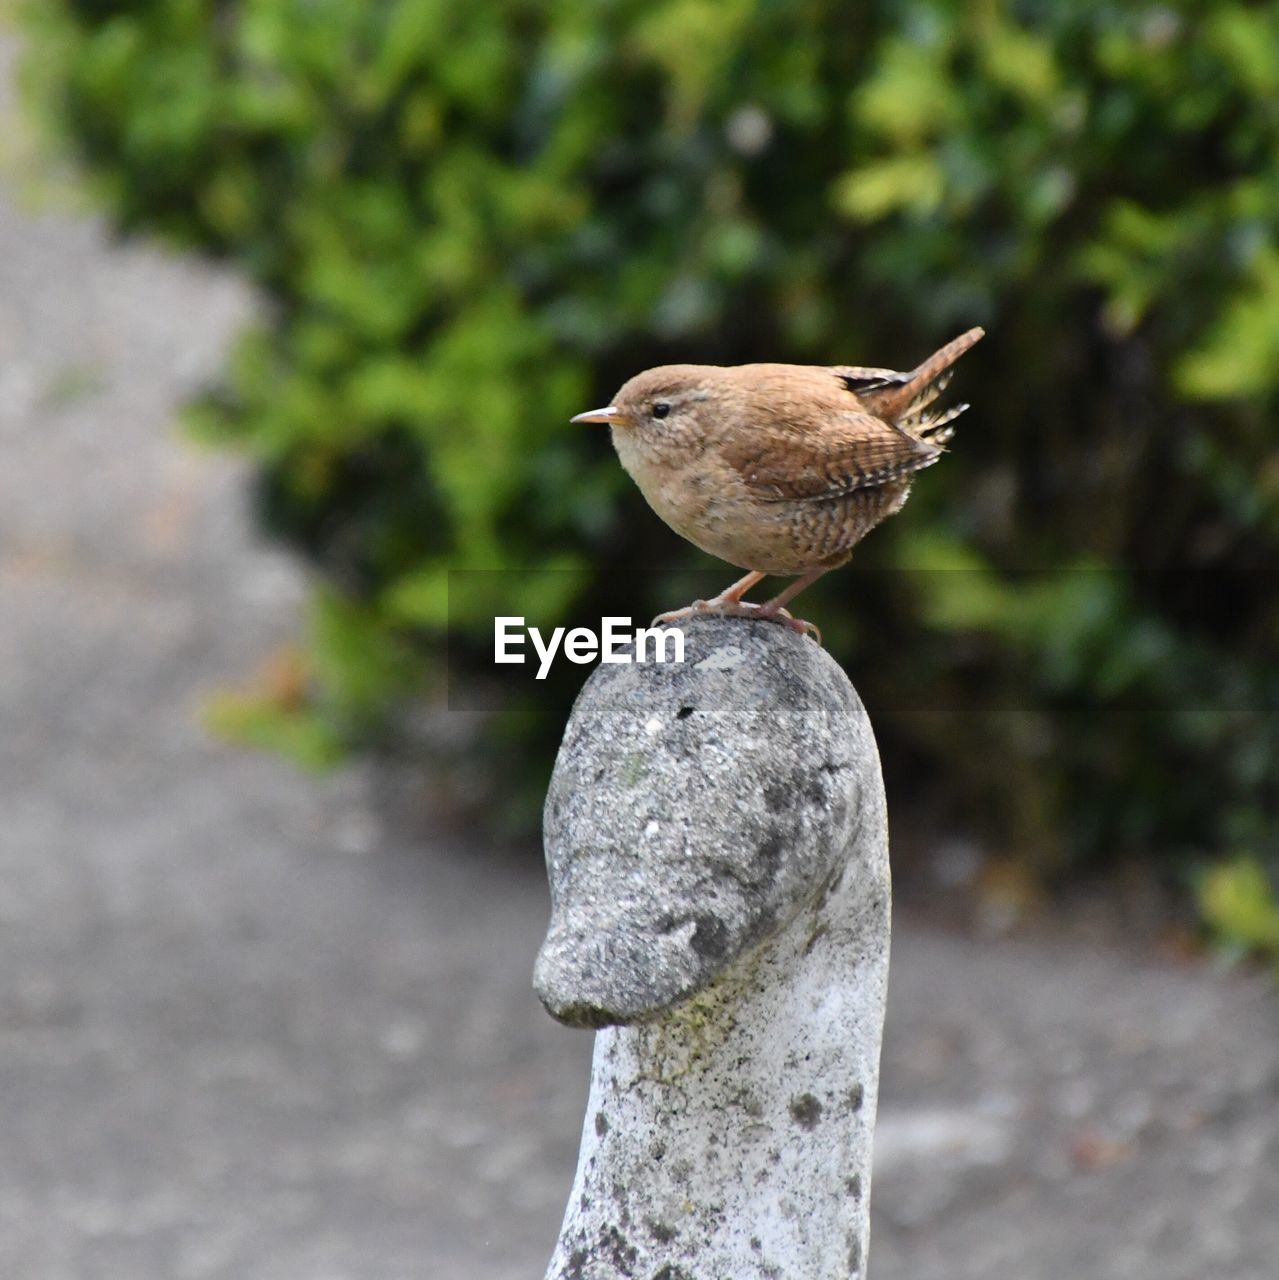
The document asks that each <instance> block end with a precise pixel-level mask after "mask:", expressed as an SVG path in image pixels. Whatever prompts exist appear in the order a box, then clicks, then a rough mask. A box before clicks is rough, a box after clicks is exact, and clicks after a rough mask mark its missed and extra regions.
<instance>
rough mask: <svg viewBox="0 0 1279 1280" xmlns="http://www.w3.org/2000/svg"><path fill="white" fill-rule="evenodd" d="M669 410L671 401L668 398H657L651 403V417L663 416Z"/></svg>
mask: <svg viewBox="0 0 1279 1280" xmlns="http://www.w3.org/2000/svg"><path fill="white" fill-rule="evenodd" d="M670 411H671V402H670V401H669V400H658V401H656V402H655V403H654V405H653V417H655V418H664V417H666V415H667V414H668V413H670Z"/></svg>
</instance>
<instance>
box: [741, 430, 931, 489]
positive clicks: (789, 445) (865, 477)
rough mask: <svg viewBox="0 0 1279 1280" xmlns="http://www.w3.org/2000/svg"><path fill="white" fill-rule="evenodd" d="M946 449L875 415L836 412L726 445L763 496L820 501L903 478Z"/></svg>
mask: <svg viewBox="0 0 1279 1280" xmlns="http://www.w3.org/2000/svg"><path fill="white" fill-rule="evenodd" d="M941 454H942V450H941V448H940V447H939V446H938V445H936V444H932V443H930V442H929V441H927V440H923V439H920V438H919V437H917V436H913V435H911V434H909V433H908V432H906V431H903V430H901V429H900V428H899V427H894V426H892V425H891V424H890V423H887V422H885V421H884V420H883V419H882V418H876V417H875V416H874V415H873V414H869V413H858V412H847V411H845V412H837V413H833V414H830V415H829V416H826V415H823V416H822V417H821V418H820V419H817V420H814V419H813V418H810V417H809V416H808V415H806V414H805V415H798V416H796V417H795V418H791V419H789V420H788V419H785V418H782V419H780V420H776V419H775V420H774V421H773V423H772V424H770V429H769V430H768V431H767V432H765V433H761V434H756V435H753V436H752V437H751V438H750V439H747V440H742V441H737V442H734V443H733V444H731V445H730V446H729V447H728V448H726V449H725V450H724V456H725V459H726V461H727V462H728V463H729V465H730V466H732V467H733V468H734V469H735V470H736V471H737V472H738V474H739V475H740V476H741V477H742V479H743V480H744V481H745V482H746V484H747V485H748V486H749V487H750V488H751V489H752V490H754V491H755V493H756V495H757V496H758V497H759V498H761V499H763V500H765V501H776V502H795V501H820V500H822V499H826V498H837V497H840V496H841V495H843V494H848V493H852V492H853V491H854V490H857V489H870V488H874V487H875V486H877V485H881V484H886V483H888V482H889V481H892V480H900V479H903V478H904V477H906V476H909V475H913V474H914V473H915V472H916V471H922V470H923V469H924V468H925V467H927V466H931V465H932V464H933V463H934V462H936V461H937V459H938V458H939V457H941Z"/></svg>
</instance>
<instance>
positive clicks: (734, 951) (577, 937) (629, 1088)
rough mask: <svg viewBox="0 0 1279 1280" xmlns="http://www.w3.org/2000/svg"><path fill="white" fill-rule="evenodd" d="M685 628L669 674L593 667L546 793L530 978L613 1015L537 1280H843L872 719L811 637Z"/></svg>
mask: <svg viewBox="0 0 1279 1280" xmlns="http://www.w3.org/2000/svg"><path fill="white" fill-rule="evenodd" d="M686 634H687V644H686V648H685V655H684V656H685V661H684V663H683V664H682V665H670V664H657V663H648V664H643V665H631V666H620V667H600V668H599V669H597V670H596V672H595V673H594V675H592V677H591V678H590V679H589V680H588V681H587V684H586V687H585V688H584V689H583V691H582V693H581V695H580V696H579V697H578V700H577V703H576V705H575V707H574V709H573V714H572V716H571V717H570V720H569V724H568V728H567V730H566V733H565V737H564V741H563V744H562V745H561V748H560V752H559V757H558V760H557V762H556V767H555V773H554V776H553V778H552V782H551V788H550V793H549V796H548V798H547V805H546V856H547V863H548V867H549V870H550V879H551V897H552V903H553V909H552V915H551V924H550V929H549V932H548V936H547V940H546V943H545V944H544V946H543V949H542V952H541V955H540V956H539V959H538V967H537V986H538V990H539V994H541V996H542V998H543V1000H544V1001H545V1002H546V1003H547V1005H548V1007H549V1008H550V1009H551V1011H552V1012H553V1013H555V1014H556V1016H558V1017H560V1018H562V1019H564V1020H566V1021H572V1022H579V1023H585V1024H587V1025H602V1024H622V1025H608V1026H607V1029H605V1030H603V1031H601V1032H600V1033H599V1035H598V1036H597V1037H596V1043H595V1059H594V1068H593V1073H592V1081H591V1096H590V1100H589V1102H588V1104H587V1114H586V1122H585V1124H584V1126H583V1133H582V1148H581V1152H580V1154H579V1157H578V1169H577V1177H576V1180H575V1181H574V1184H573V1189H572V1191H571V1192H570V1194H569V1201H568V1208H567V1211H566V1213H565V1218H564V1225H563V1228H562V1230H561V1234H560V1238H559V1241H558V1243H557V1246H556V1250H555V1254H554V1256H553V1258H552V1261H551V1265H550V1269H549V1271H548V1273H547V1275H548V1280H625V1278H626V1277H633V1276H659V1275H660V1276H664V1277H667V1278H668V1280H675V1278H676V1277H688V1278H690V1280H691V1278H693V1277H712V1276H731V1277H733V1280H772V1278H773V1277H778V1276H783V1275H784V1276H786V1277H789V1278H790V1280H828V1277H831V1276H836V1275H838V1276H847V1277H859V1276H862V1275H863V1274H864V1273H865V1265H866V1257H867V1246H868V1230H869V1215H870V1211H869V1200H870V1181H871V1146H872V1139H873V1133H874V1125H875V1107H876V1099H877V1096H878V1080H879V1051H880V1039H881V1034H882V1028H883V1020H884V998H885V988H886V984H887V977H888V943H889V937H888V932H889V901H890V888H889V871H888V828H887V820H886V815H885V805H884V790H883V781H882V778H881V776H880V768H879V754H878V751H877V750H876V747H875V741H874V735H873V734H872V732H871V728H870V722H869V720H868V718H867V716H866V712H865V709H864V708H863V707H862V705H861V702H860V700H859V699H858V698H857V695H856V693H854V691H853V688H852V686H851V684H850V683H849V681H848V677H847V676H846V675H845V674H844V673H843V672H842V671H841V670H840V668H839V667H838V665H837V664H836V663H835V662H834V660H833V659H832V658H831V657H830V655H829V654H827V653H826V652H825V651H824V650H822V649H820V648H819V647H818V646H817V645H816V644H815V643H813V642H812V641H811V640H809V639H806V638H804V637H801V636H799V635H796V634H795V633H794V632H793V631H789V630H787V629H785V628H783V627H779V626H777V625H776V624H772V623H765V622H747V621H743V620H741V619H698V620H696V621H694V622H691V623H690V624H688V626H687V627H686ZM626 1024H635V1025H626Z"/></svg>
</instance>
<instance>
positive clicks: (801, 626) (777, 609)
mask: <svg viewBox="0 0 1279 1280" xmlns="http://www.w3.org/2000/svg"><path fill="white" fill-rule="evenodd" d="M825 572H826V570H825V569H810V570H809V571H808V572H807V573H805V574H801V575H800V576H799V577H798V578H796V579H795V581H794V582H792V583H791V584H790V586H788V587H785V588H783V589H782V590H781V591H779V592H778V593H777V594H776V595H775V596H774V597H773V598H772V599H771V600H765V601H764V603H763V604H760V605H756V606H755V614H754V616H755V617H757V618H770V619H773V620H775V621H777V622H784V623H785V624H786V625H787V626H788V627H790V628H792V629H793V630H795V631H798V632H800V633H801V634H802V633H804V632H806V631H811V632H812V633H813V637H814V638H815V639H816V641H817V643H818V644H821V642H822V633H821V632H820V631H819V630H818V628H817V626H816V625H815V624H814V623H812V622H808V621H806V620H805V619H803V618H795V617H792V616H791V614H790V613H788V612H787V610H786V609H785V608H784V606H785V605H787V604H788V603H789V602H790V601H792V600H794V598H795V597H796V596H797V595H799V593H800V592H801V591H803V590H804V588H805V587H811V586H812V585H813V583H814V582H816V581H817V579H818V578H820V577H821V576H822V574H824V573H825Z"/></svg>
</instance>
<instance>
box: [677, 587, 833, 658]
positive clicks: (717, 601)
mask: <svg viewBox="0 0 1279 1280" xmlns="http://www.w3.org/2000/svg"><path fill="white" fill-rule="evenodd" d="M825 572H826V570H825V569H813V570H811V571H810V572H809V573H806V574H804V575H803V576H802V577H799V578H796V579H795V581H794V582H792V583H791V584H790V586H788V587H787V588H786V589H785V590H784V591H781V592H779V593H778V594H777V595H775V596H774V597H773V598H772V599H771V600H768V601H766V602H765V603H763V604H752V603H751V602H750V601H749V600H743V599H742V597H743V596H744V595H745V594H746V593H747V592H748V591H749V590H750V589H751V588H752V587H753V586H755V584H756V583H758V582H759V581H760V580H761V579H762V578H763V577H764V576H765V575H764V574H762V573H758V572H756V571H755V570H752V571H751V572H750V573H748V574H747V575H746V576H745V577H744V578H742V579H740V580H739V581H737V582H734V583H733V585H732V586H731V587H729V588H728V589H727V590H726V591H721V592H720V593H719V595H717V596H716V597H715V598H714V599H713V600H697V601H695V602H694V603H693V604H690V605H688V606H687V607H686V608H683V609H672V610H671V612H670V613H660V614H658V615H657V617H656V618H654V619H653V625H654V626H657V625H658V624H660V623H667V622H681V621H683V620H684V619H685V618H695V617H697V616H698V615H699V614H707V613H717V614H722V615H727V616H729V617H734V618H759V619H761V620H762V621H765V622H780V623H781V624H782V625H783V626H787V627H790V628H791V630H793V631H798V632H800V633H801V634H803V633H805V632H811V633H812V634H813V636H814V637H815V638H816V640H817V643H818V644H821V642H822V633H821V632H820V631H819V630H818V629H817V628H816V626H814V625H813V623H811V622H806V621H805V620H804V619H803V618H793V617H791V615H790V614H789V613H788V612H787V611H786V609H785V608H784V607H783V606H784V605H785V604H786V602H787V601H788V600H792V599H794V598H795V596H797V595H799V593H800V592H801V591H803V589H804V588H805V587H807V586H809V585H810V584H811V583H813V582H816V581H817V579H818V578H820V577H821V576H822V574H823V573H825Z"/></svg>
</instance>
